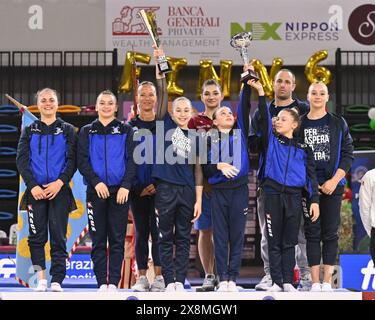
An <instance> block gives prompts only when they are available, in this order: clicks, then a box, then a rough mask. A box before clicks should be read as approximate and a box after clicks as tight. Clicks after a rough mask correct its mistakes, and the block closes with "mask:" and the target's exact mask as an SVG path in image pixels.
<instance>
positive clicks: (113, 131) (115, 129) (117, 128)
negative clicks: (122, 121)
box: [111, 126, 121, 134]
mask: <svg viewBox="0 0 375 320" xmlns="http://www.w3.org/2000/svg"><path fill="white" fill-rule="evenodd" d="M111 133H112V134H120V133H121V132H120V127H119V126H117V127H113V128H112V132H111Z"/></svg>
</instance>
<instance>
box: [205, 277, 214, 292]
mask: <svg viewBox="0 0 375 320" xmlns="http://www.w3.org/2000/svg"><path fill="white" fill-rule="evenodd" d="M215 285H216V277H215V275H214V274H206V276H205V277H204V280H203V284H202V291H214V290H215Z"/></svg>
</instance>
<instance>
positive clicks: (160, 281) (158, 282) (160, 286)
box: [150, 276, 165, 292]
mask: <svg viewBox="0 0 375 320" xmlns="http://www.w3.org/2000/svg"><path fill="white" fill-rule="evenodd" d="M164 290H165V283H164V278H163V276H156V277H155V280H154V282H153V283H152V285H151V288H150V291H151V292H163V291H164Z"/></svg>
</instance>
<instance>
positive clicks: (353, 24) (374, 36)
mask: <svg viewBox="0 0 375 320" xmlns="http://www.w3.org/2000/svg"><path fill="white" fill-rule="evenodd" d="M348 28H349V32H350V34H351V36H352V37H353V39H354V40H355V41H357V42H359V43H360V44H363V45H367V46H371V45H374V44H375V5H373V4H365V5H362V6H359V7H358V8H356V9H354V10H353V12H352V13H351V15H350V17H349V20H348Z"/></svg>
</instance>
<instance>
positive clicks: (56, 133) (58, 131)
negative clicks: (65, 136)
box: [55, 127, 63, 136]
mask: <svg viewBox="0 0 375 320" xmlns="http://www.w3.org/2000/svg"><path fill="white" fill-rule="evenodd" d="M60 133H63V129H61V128H60V127H57V128H56V131H55V136H57V135H58V134H60Z"/></svg>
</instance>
